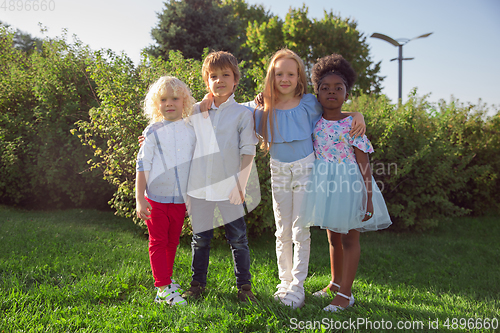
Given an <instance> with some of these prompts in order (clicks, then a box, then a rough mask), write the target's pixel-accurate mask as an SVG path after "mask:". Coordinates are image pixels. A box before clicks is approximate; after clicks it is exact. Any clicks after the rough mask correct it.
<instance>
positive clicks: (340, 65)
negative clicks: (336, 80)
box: [311, 53, 356, 94]
mask: <svg viewBox="0 0 500 333" xmlns="http://www.w3.org/2000/svg"><path fill="white" fill-rule="evenodd" d="M331 73H334V74H337V75H339V76H340V77H341V78H342V80H343V81H344V83H345V84H346V86H347V87H346V88H347V91H350V90H351V88H352V86H353V84H354V82H355V81H356V72H355V71H354V69H352V67H351V64H350V63H349V62H348V61H347V60H345V59H344V57H342V56H341V55H340V54H336V53H334V54H331V55H329V56H325V57H323V58H321V59H319V60H318V62H316V64H315V65H314V67H313V69H312V77H311V80H312V83H313V86H314V93H316V94H318V88H319V85H320V84H321V80H322V79H323V78H324V77H326V76H327V75H329V74H331Z"/></svg>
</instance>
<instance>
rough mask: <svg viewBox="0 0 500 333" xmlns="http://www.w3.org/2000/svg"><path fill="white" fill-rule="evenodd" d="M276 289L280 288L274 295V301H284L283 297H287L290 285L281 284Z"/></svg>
mask: <svg viewBox="0 0 500 333" xmlns="http://www.w3.org/2000/svg"><path fill="white" fill-rule="evenodd" d="M276 288H278V290H277V291H276V292H275V293H274V300H275V301H281V300H283V297H285V295H286V292H287V291H288V288H290V283H288V282H281V283H280V284H278V285H277V286H276Z"/></svg>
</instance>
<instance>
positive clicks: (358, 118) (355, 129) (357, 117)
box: [342, 112, 366, 138]
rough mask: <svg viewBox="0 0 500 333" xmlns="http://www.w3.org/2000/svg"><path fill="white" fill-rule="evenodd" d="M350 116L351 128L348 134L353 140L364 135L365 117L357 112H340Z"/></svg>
mask: <svg viewBox="0 0 500 333" xmlns="http://www.w3.org/2000/svg"><path fill="white" fill-rule="evenodd" d="M342 113H344V114H348V115H350V116H352V126H351V131H350V132H349V134H350V135H351V136H352V137H353V138H355V137H357V136H359V137H362V136H363V135H364V134H365V133H366V124H365V117H363V115H362V114H361V113H359V112H342Z"/></svg>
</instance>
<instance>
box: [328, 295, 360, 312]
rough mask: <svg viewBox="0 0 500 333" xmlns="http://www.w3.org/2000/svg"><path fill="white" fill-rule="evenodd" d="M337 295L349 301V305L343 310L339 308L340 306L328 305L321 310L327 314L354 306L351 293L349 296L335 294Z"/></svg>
mask: <svg viewBox="0 0 500 333" xmlns="http://www.w3.org/2000/svg"><path fill="white" fill-rule="evenodd" d="M337 295H339V296H342V297H344V298H347V299H348V300H349V304H348V305H347V306H346V307H345V308H343V307H341V306H340V305H333V304H328V306H326V307H324V308H323V310H325V311H327V312H337V311H342V310H345V309H347V308H350V307H351V306H353V305H354V296H352V293H351V296H347V295H344V294H342V293H341V292H337Z"/></svg>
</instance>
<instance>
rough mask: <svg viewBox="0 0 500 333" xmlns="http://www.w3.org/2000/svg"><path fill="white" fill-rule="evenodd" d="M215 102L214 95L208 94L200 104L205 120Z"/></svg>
mask: <svg viewBox="0 0 500 333" xmlns="http://www.w3.org/2000/svg"><path fill="white" fill-rule="evenodd" d="M213 102H214V95H212V93H208V94H206V95H205V97H203V100H202V101H201V102H200V112H201V114H202V115H203V118H205V119H207V118H208V110H210V107H211V106H212V103H213Z"/></svg>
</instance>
